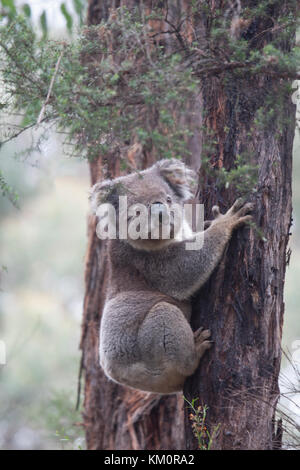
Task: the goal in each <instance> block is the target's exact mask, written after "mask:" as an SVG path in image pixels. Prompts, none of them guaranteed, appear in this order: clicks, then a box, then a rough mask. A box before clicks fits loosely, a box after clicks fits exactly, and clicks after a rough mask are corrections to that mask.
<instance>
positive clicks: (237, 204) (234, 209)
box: [230, 197, 245, 213]
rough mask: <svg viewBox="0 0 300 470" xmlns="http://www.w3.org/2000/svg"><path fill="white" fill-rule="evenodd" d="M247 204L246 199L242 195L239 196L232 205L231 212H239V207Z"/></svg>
mask: <svg viewBox="0 0 300 470" xmlns="http://www.w3.org/2000/svg"><path fill="white" fill-rule="evenodd" d="M244 204H245V199H243V198H242V197H239V198H238V199H237V200H236V201H235V203H234V204H233V206H232V207H231V209H230V212H232V213H235V212H237V211H238V210H239V209H241V207H242V206H243V205H244Z"/></svg>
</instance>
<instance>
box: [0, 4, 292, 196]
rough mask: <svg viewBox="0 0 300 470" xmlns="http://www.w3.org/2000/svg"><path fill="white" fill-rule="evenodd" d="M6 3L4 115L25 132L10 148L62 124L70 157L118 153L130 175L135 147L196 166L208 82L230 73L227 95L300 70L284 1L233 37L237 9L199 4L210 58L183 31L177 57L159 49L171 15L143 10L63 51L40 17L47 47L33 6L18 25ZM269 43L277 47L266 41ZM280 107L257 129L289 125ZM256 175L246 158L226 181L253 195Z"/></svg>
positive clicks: (264, 9)
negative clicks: (200, 103) (232, 86)
mask: <svg viewBox="0 0 300 470" xmlns="http://www.w3.org/2000/svg"><path fill="white" fill-rule="evenodd" d="M5 2H7V5H6V8H7V11H8V12H11V13H10V14H11V15H12V12H14V18H13V19H12V18H11V17H10V26H9V27H8V28H7V27H6V25H3V26H2V27H1V29H0V58H1V60H2V66H1V73H2V77H3V93H2V97H1V107H2V108H4V109H6V111H7V112H12V111H13V112H17V113H22V114H23V119H22V122H21V128H20V129H19V130H18V131H15V130H12V132H11V134H10V135H8V137H7V139H5V140H4V141H3V142H5V141H7V140H9V139H11V138H14V137H15V136H17V135H19V133H20V132H22V130H25V129H28V128H29V127H34V126H35V125H36V123H37V122H40V121H42V122H43V123H53V124H55V125H56V127H57V129H58V130H59V131H61V132H65V133H66V143H67V144H68V148H69V149H70V153H71V154H72V155H81V156H85V157H87V158H88V159H90V160H92V159H94V158H96V157H97V156H98V155H100V154H101V155H104V156H109V154H111V153H113V152H118V155H119V156H120V160H121V164H122V166H124V165H126V162H127V155H128V149H130V147H131V146H132V145H133V144H135V143H138V144H140V145H141V146H142V148H143V151H145V152H151V153H152V155H153V156H154V157H157V158H170V157H175V158H182V157H183V158H184V157H187V156H188V154H189V151H188V145H187V144H188V142H189V139H190V137H191V136H192V132H191V130H190V126H188V125H187V121H188V119H186V118H187V116H189V115H190V117H191V120H192V116H191V114H190V113H191V111H190V109H191V104H192V103H193V101H194V100H195V99H196V97H197V93H199V88H200V86H201V83H202V78H203V77H206V78H207V77H209V76H211V75H215V74H217V75H220V74H221V79H222V80H223V82H224V84H225V86H227V85H226V84H228V83H231V82H232V80H245V83H246V80H249V77H251V75H253V76H256V75H257V74H262V73H267V74H271V76H273V77H275V78H276V76H278V77H279V78H283V77H285V76H286V77H293V76H294V75H295V74H296V73H297V69H298V67H299V63H300V61H299V51H298V49H299V48H296V47H295V48H293V49H292V50H291V51H288V50H285V47H283V46H282V44H283V43H284V41H285V39H286V37H287V34H289V35H291V34H292V32H293V31H294V29H295V27H296V20H295V18H293V17H291V15H290V11H291V10H292V9H290V10H289V13H288V14H287V15H286V16H285V17H280V18H278V20H276V21H275V19H272V21H271V20H270V18H272V17H271V16H270V15H271V13H270V11H271V10H272V9H273V10H274V11H273V10H272V11H273V13H274V12H275V10H276V8H277V2H275V1H274V2H273V1H264V2H262V3H260V4H259V5H256V6H253V8H251V9H250V8H245V9H244V10H243V11H242V12H240V14H239V18H240V20H241V24H242V26H243V27H241V28H240V29H241V31H238V32H237V31H235V30H234V29H233V18H234V14H233V12H232V11H231V10H230V8H229V7H228V10H226V11H225V16H224V10H222V11H221V10H218V9H215V8H214V7H213V6H212V5H211V4H207V3H205V4H204V3H203V2H193V5H192V6H193V13H192V14H195V15H197V14H199V12H200V13H201V14H202V15H204V16H205V17H207V20H208V22H209V29H208V32H209V34H208V38H207V41H206V45H205V46H204V50H203V51H200V53H199V44H198V41H197V40H195V41H194V42H192V43H188V42H187V40H186V39H185V38H184V36H183V35H182V34H181V31H180V27H179V26H178V27H177V26H176V27H175V26H174V25H172V24H171V23H170V21H169V23H168V24H169V26H170V33H169V34H170V38H169V46H168V50H166V48H165V46H164V45H162V43H161V42H160V41H156V36H157V34H159V33H157V32H156V31H152V30H151V26H150V23H149V20H150V19H151V20H152V21H153V20H158V19H162V10H161V7H160V8H158V9H155V8H153V10H152V11H151V14H150V15H148V16H147V15H146V14H145V12H143V11H139V10H138V9H134V8H133V9H131V10H128V9H127V8H124V7H122V8H118V9H116V10H114V12H113V14H111V15H110V17H109V18H108V19H107V20H106V21H103V22H102V23H101V24H100V25H98V26H92V27H89V28H84V29H83V30H82V31H81V34H80V35H79V36H78V38H77V39H76V40H73V41H72V43H65V42H64V43H62V42H58V41H49V40H45V39H46V38H47V34H48V27H47V17H46V13H45V12H44V13H43V14H42V15H41V17H40V24H41V28H42V33H43V36H42V38H41V39H40V38H39V37H38V36H37V35H36V34H35V33H34V32H33V30H32V27H31V24H30V22H29V21H28V18H30V9H28V8H27V7H28V5H27V7H26V5H24V6H23V10H24V13H25V16H16V14H15V9H14V3H13V2H12V1H11V2H9V1H8V0H5ZM73 6H74V9H75V11H76V13H77V15H78V16H79V17H80V21H81V22H82V13H83V2H82V1H81V0H74V2H73ZM197 8H198V10H199V9H200V10H199V11H198V13H197ZM270 9H271V10H270ZM60 10H61V13H62V14H63V16H64V18H65V20H66V26H67V29H68V31H69V32H70V33H71V32H72V30H73V18H72V16H71V14H70V12H69V11H68V9H67V7H66V4H65V3H64V2H62V3H61V5H60ZM275 16H276V15H275V13H274V18H275ZM269 20H270V21H271V23H270V26H269V27H268V28H267V29H266V30H263V31H261V30H260V29H257V33H256V34H255V35H254V36H253V35H252V36H251V38H250V39H249V37H248V36H247V35H248V32H247V31H248V30H247V28H248V26H249V25H250V24H251V21H252V22H254V23H255V24H260V22H263V21H266V22H267V23H266V24H267V25H268V24H269V23H268V21H269ZM265 34H269V36H270V37H271V36H272V39H270V38H268V42H266V41H265ZM179 46H180V47H179ZM282 96H284V98H286V95H285V94H284V95H282ZM274 101H277V102H279V101H280V100H278V96H276V97H275V99H274V97H273V98H272V97H271V96H270V99H269V98H268V97H267V98H266V103H264V104H263V107H262V109H261V110H260V109H258V111H257V116H256V121H255V124H256V125H257V126H258V125H266V124H267V123H270V122H272V121H273V120H274V116H276V118H280V117H282V122H283V125H284V119H286V116H284V113H282V112H281V109H282V107H281V106H280V104H279V105H277V107H278V110H277V109H275V106H276V105H275V104H274ZM266 106H267V109H266ZM206 145H211V146H214V148H215V150H216V151H218V145H219V142H218V137H217V136H216V137H214V139H213V140H212V142H209V143H208V142H205V143H204V150H205V146H206ZM204 159H205V158H204ZM254 173H255V169H253V168H251V165H250V161H247V160H245V161H244V162H243V164H241V161H240V157H239V156H238V157H237V165H236V167H235V168H234V169H233V170H231V171H230V172H228V171H226V170H225V169H221V170H220V171H219V175H218V181H219V183H220V184H224V185H225V186H226V185H227V186H228V185H235V186H236V188H237V189H238V191H240V192H245V191H246V192H247V191H249V187H250V185H251V184H253V177H254Z"/></svg>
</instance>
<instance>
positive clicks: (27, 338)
mask: <svg viewBox="0 0 300 470" xmlns="http://www.w3.org/2000/svg"><path fill="white" fill-rule="evenodd" d="M56 3H57V4H58V6H59V0H58V2H56V1H55V0H54V2H53V1H52V2H49V1H48V2H47V1H45V2H35V1H34V0H32V2H31V3H30V4H31V6H32V7H33V10H32V11H33V14H35V15H36V17H37V18H38V15H40V12H41V5H42V4H43V8H45V5H48V6H49V5H50V4H51V5H50V6H51V8H48V7H47V13H48V14H49V15H50V17H49V18H50V20H51V14H52V15H53V12H54V11H55V8H54V7H57V5H55V4H56ZM34 7H36V9H34ZM53 8H54V9H53ZM53 18H54V19H55V22H56V29H52V32H51V34H52V36H55V37H57V36H63V34H65V29H64V28H65V25H64V21H63V18H61V19H59V18H58V17H57V16H55V15H54V17H53ZM37 138H38V135H37V134H36V131H30V132H28V133H27V134H26V135H24V136H21V137H19V138H18V139H16V140H15V141H13V142H12V143H10V144H7V145H5V146H4V147H2V149H1V151H0V168H1V170H2V172H3V175H4V177H5V180H6V181H7V182H9V184H10V185H11V186H12V187H13V188H14V190H16V191H17V192H18V194H19V196H20V200H19V204H20V209H16V208H15V207H14V206H13V205H12V204H11V202H10V201H9V200H8V199H7V198H3V197H2V196H0V227H1V229H0V276H1V278H0V289H1V291H0V340H2V341H4V342H5V345H6V352H7V358H6V359H7V363H6V365H2V366H1V365H0V449H84V448H85V444H84V433H83V429H82V426H81V424H80V423H81V416H80V410H79V411H75V404H76V398H77V397H76V394H77V378H78V370H79V361H80V351H79V349H78V346H79V341H80V325H81V315H82V305H83V295H84V280H83V276H84V266H85V262H84V257H85V249H86V241H87V239H86V217H87V213H88V199H87V194H88V188H89V174H88V165H87V163H86V161H83V160H81V159H79V158H68V157H67V156H66V155H65V153H64V151H63V145H62V139H61V137H60V136H58V135H54V134H52V135H50V137H49V139H48V140H45V141H42V142H41V143H40V145H39V148H38V149H37V150H36V151H33V152H31V153H30V154H29V155H27V156H26V155H20V152H21V151H22V150H23V149H26V148H27V147H28V146H29V145H30V144H31V142H32V141H37ZM299 157H300V140H299V136H296V137H295V144H294V179H293V206H294V223H293V227H292V233H293V234H292V236H291V241H290V248H291V249H292V255H291V260H290V265H289V267H288V268H287V276H286V284H285V303H286V312H285V323H284V336H283V349H284V350H285V351H289V352H290V353H291V354H293V353H296V352H297V351H296V350H297V348H298V350H300V341H299V340H300V321H299V308H300V307H299V306H300V288H299V287H300V285H299V279H300V243H299V242H300V159H299ZM298 356H299V355H298ZM282 367H283V373H284V376H287V377H290V380H292V381H293V382H294V384H295V387H296V389H297V387H298V390H299V389H300V387H299V384H297V380H298V381H299V377H295V375H294V372H293V370H292V368H291V366H290V365H289V363H288V362H287V361H286V360H285V359H284V360H283V366H282ZM294 398H295V400H296V401H297V400H298V403H299V406H300V401H299V393H298V394H297V393H295V394H294ZM285 406H287V407H289V406H290V405H289V403H285ZM293 408H294V411H296V413H297V409H295V405H293ZM298 419H299V413H298ZM299 424H300V421H299Z"/></svg>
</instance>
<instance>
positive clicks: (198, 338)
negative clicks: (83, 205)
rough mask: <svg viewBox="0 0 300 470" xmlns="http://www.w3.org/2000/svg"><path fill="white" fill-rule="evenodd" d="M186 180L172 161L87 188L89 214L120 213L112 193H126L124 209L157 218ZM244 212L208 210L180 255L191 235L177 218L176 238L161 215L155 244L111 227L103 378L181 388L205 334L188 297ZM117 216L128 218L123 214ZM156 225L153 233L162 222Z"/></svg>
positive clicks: (189, 181)
mask: <svg viewBox="0 0 300 470" xmlns="http://www.w3.org/2000/svg"><path fill="white" fill-rule="evenodd" d="M194 181H195V174H194V172H193V171H192V170H190V169H189V168H187V167H186V166H185V164H184V163H182V162H181V161H180V160H176V159H166V160H160V161H158V162H157V163H155V164H154V165H153V166H152V167H150V168H148V169H146V170H144V171H141V172H135V173H132V174H130V175H127V176H121V177H118V178H116V179H113V180H105V181H102V182H99V183H97V184H95V185H94V186H93V188H92V189H91V193H90V202H91V206H92V209H93V210H94V212H96V213H97V210H98V209H99V207H100V206H101V204H103V203H109V204H111V205H112V207H114V209H115V211H116V213H117V214H118V215H120V214H119V212H120V198H119V196H121V195H123V196H124V195H126V196H127V200H128V207H135V206H138V205H139V204H143V205H144V207H146V210H147V211H148V213H149V214H150V211H153V210H154V213H158V214H159V216H162V215H163V214H165V213H167V214H169V210H168V208H169V207H170V205H171V204H177V205H179V206H181V207H183V204H184V203H185V202H186V201H187V200H188V199H190V198H191V196H192V187H193V182H194ZM138 207H139V206H138ZM252 209H253V206H252V204H250V203H247V204H245V203H244V202H243V201H242V200H241V199H238V200H237V201H236V202H235V203H234V204H233V206H232V207H231V208H230V209H229V210H228V211H227V212H226V213H225V214H221V213H220V211H219V208H218V207H217V206H214V207H213V209H212V213H213V220H211V221H208V222H207V223H206V225H207V228H206V229H205V230H203V233H202V235H203V246H202V248H201V249H197V250H186V241H187V240H193V239H194V238H195V236H196V235H195V234H193V233H192V231H191V229H190V227H187V224H186V223H185V220H182V223H181V226H180V228H181V229H182V231H181V232H182V233H183V235H181V236H178V231H179V230H178V229H175V228H174V220H172V218H171V217H169V222H170V226H171V230H170V236H169V237H163V236H162V235H161V233H162V232H161V230H160V231H159V236H158V237H156V238H155V239H151V238H142V237H136V236H135V237H132V236H130V234H128V233H127V235H128V236H127V237H120V227H117V231H116V237H115V238H114V239H111V240H108V242H107V243H108V245H107V250H108V265H109V286H108V291H107V295H106V302H105V306H104V310H103V314H102V319H101V325H100V365H101V367H102V368H103V370H104V372H105V374H106V376H107V377H108V378H110V379H112V380H113V381H115V382H117V383H120V384H123V385H125V386H128V387H131V388H134V389H138V390H142V391H146V392H153V393H160V394H171V393H177V392H179V391H181V390H182V389H183V384H184V381H185V380H186V378H187V377H188V376H190V375H192V374H193V373H194V372H195V370H196V368H197V367H198V365H199V361H200V359H201V357H202V356H203V354H204V353H205V351H206V350H208V349H209V348H210V347H211V341H210V339H209V338H210V331H209V330H205V329H203V328H200V329H198V330H197V331H194V332H193V331H192V329H191V326H190V317H191V298H192V296H193V295H194V294H195V293H196V292H197V291H198V290H199V289H200V288H201V286H202V285H203V284H204V283H205V282H206V281H207V280H208V278H209V277H210V275H211V274H212V272H213V270H214V269H215V267H216V266H217V264H218V263H219V261H220V260H221V257H222V254H223V252H224V249H225V247H226V245H227V243H228V241H229V240H230V237H231V235H232V233H233V231H234V230H235V229H237V228H238V227H241V226H242V225H243V224H245V223H246V222H247V221H249V220H251V216H250V215H247V214H248V213H249V212H250V211H251V210H252ZM123 215H124V214H123ZM125 217H127V222H130V221H131V220H132V214H130V213H129V211H128V214H127V215H125ZM158 220H159V222H158V225H159V226H160V228H161V224H162V217H159V218H158ZM150 225H151V224H150Z"/></svg>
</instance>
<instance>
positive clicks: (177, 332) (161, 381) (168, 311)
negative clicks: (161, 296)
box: [138, 302, 211, 393]
mask: <svg viewBox="0 0 300 470" xmlns="http://www.w3.org/2000/svg"><path fill="white" fill-rule="evenodd" d="M209 336H210V332H209V331H208V330H197V331H196V332H195V333H193V331H192V329H191V327H190V325H189V323H188V321H187V320H186V318H185V317H184V315H183V313H182V311H181V310H180V309H179V308H178V307H176V306H175V305H172V304H170V303H168V302H159V303H158V304H156V305H155V306H154V307H152V308H151V309H150V311H149V312H148V314H147V315H146V317H145V319H144V321H143V323H142V324H141V326H140V329H139V332H138V347H139V350H140V354H141V358H142V363H143V364H144V367H145V370H147V372H148V379H147V380H146V381H147V382H148V383H145V388H147V389H148V390H150V391H157V392H160V393H172V392H175V391H179V390H182V387H183V383H184V381H185V379H186V377H188V376H189V375H191V374H193V372H194V371H195V369H196V368H197V366H198V364H199V360H200V358H201V356H202V355H203V354H204V352H205V351H206V350H207V349H208V348H209V347H210V345H211V342H210V341H208V338H209Z"/></svg>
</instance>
